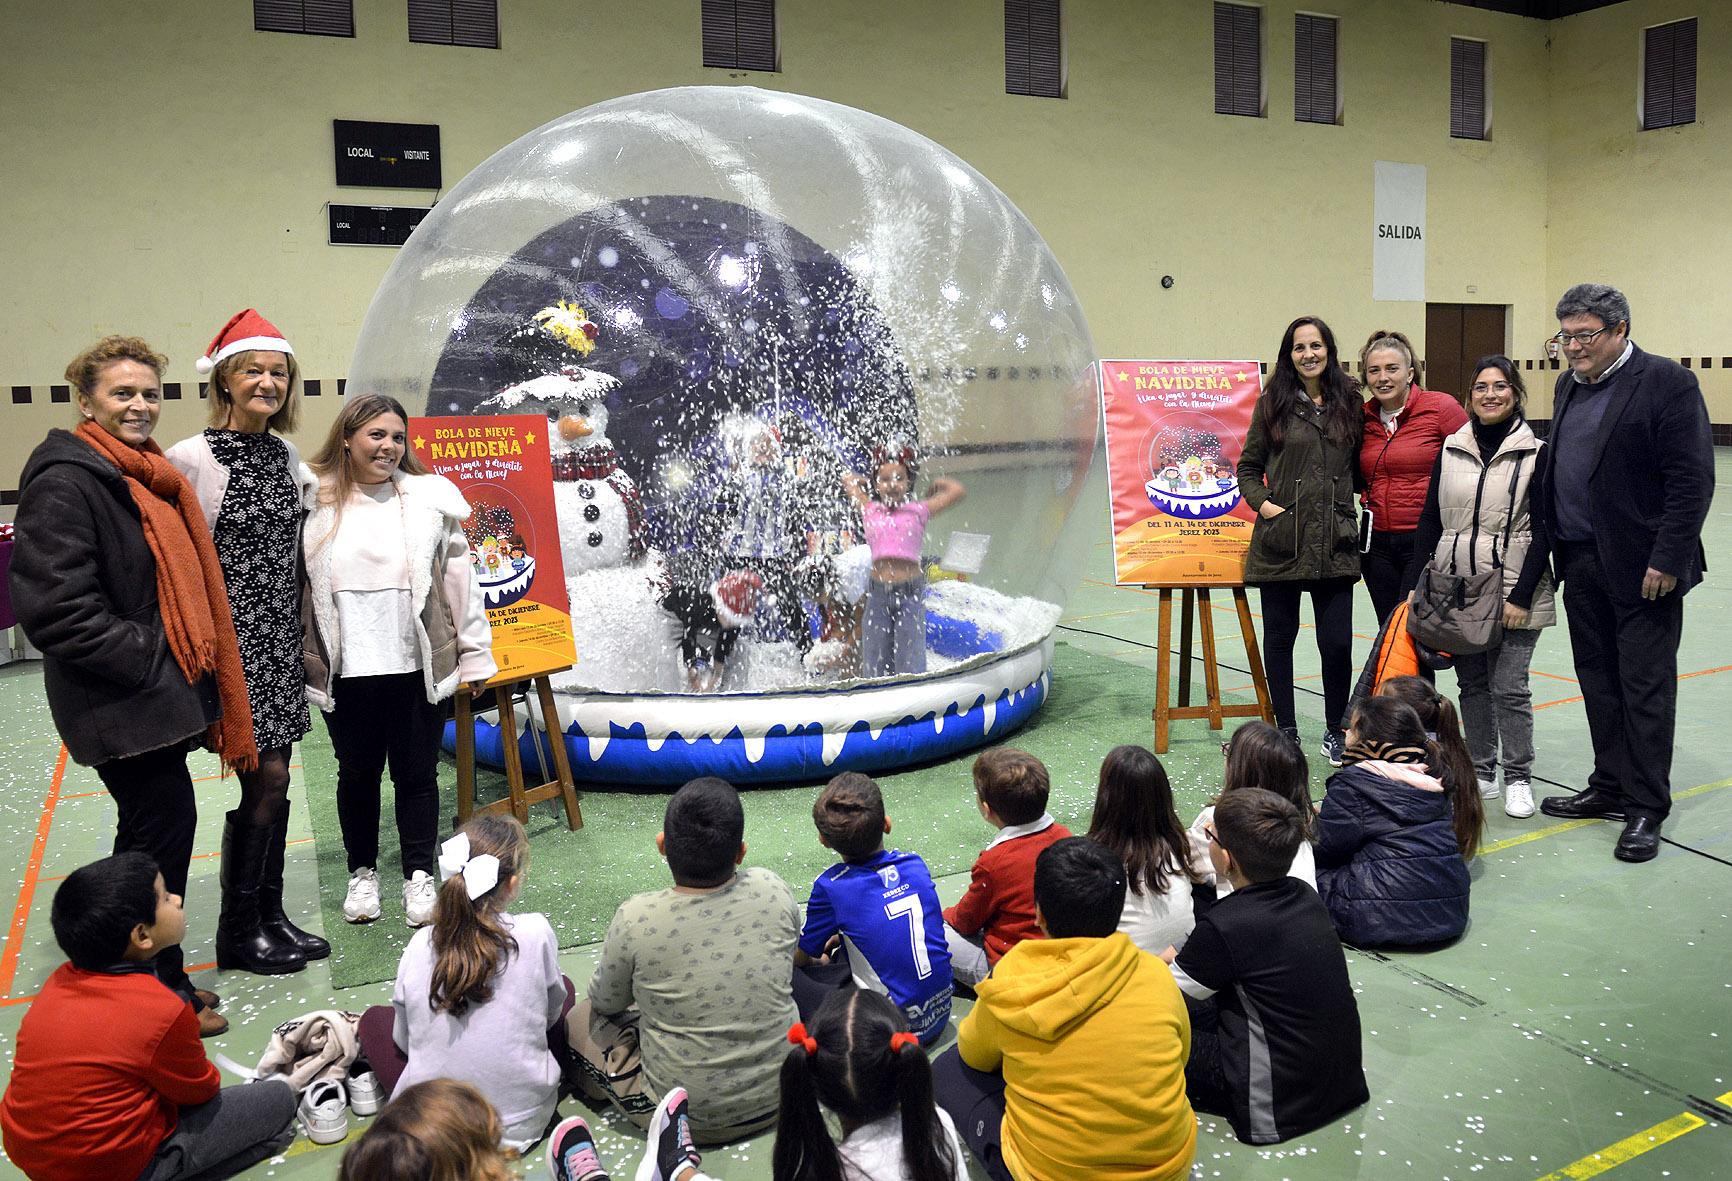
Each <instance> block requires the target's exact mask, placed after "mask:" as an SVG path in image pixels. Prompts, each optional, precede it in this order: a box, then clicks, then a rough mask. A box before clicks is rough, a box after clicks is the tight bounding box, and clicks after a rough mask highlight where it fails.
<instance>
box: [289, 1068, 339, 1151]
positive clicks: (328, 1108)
mask: <svg viewBox="0 0 1732 1181" xmlns="http://www.w3.org/2000/svg"><path fill="white" fill-rule="evenodd" d="M299 1114H300V1117H301V1126H302V1127H304V1128H305V1129H306V1130H307V1139H309V1140H311V1141H312V1142H313V1143H314V1144H336V1143H338V1142H339V1141H341V1140H343V1139H344V1138H345V1137H347V1136H348V1134H349V1096H348V1094H347V1093H346V1092H345V1091H344V1090H343V1084H342V1083H340V1082H338V1081H337V1080H336V1079H320V1080H319V1081H318V1082H316V1083H314V1084H313V1085H312V1086H310V1087H308V1088H307V1089H306V1091H304V1092H303V1093H302V1095H301V1108H300V1112H299Z"/></svg>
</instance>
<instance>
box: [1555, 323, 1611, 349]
mask: <svg viewBox="0 0 1732 1181" xmlns="http://www.w3.org/2000/svg"><path fill="white" fill-rule="evenodd" d="M1607 331H1610V327H1609V326H1608V327H1606V328H1596V329H1594V330H1593V331H1592V332H1560V333H1558V334H1557V335H1556V336H1554V337H1552V339H1553V340H1555V341H1557V342H1558V343H1559V344H1560V345H1567V344H1592V343H1593V342H1594V337H1596V336H1598V335H1599V334H1600V333H1602V332H1607Z"/></svg>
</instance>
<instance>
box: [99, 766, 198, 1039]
mask: <svg viewBox="0 0 1732 1181" xmlns="http://www.w3.org/2000/svg"><path fill="white" fill-rule="evenodd" d="M186 750H187V747H186V743H185V742H177V743H175V744H174V745H173V746H165V747H163V748H162V749H161V750H152V751H146V752H145V753H144V754H141V755H131V756H129V757H127V758H124V759H112V760H110V761H109V762H106V763H101V764H99V765H98V766H97V768H96V774H97V777H98V778H99V779H101V780H102V786H103V787H105V788H107V789H108V794H109V795H110V796H112V797H113V798H114V806H115V810H116V811H117V812H118V813H119V814H120V815H119V821H118V823H117V824H116V825H115V829H114V851H115V852H116V853H148V854H149V855H150V856H151V857H152V858H153V859H154V860H155V861H156V868H157V869H158V871H160V872H161V874H162V885H163V889H165V890H167V891H168V892H169V893H170V894H179V895H181V896H183V897H184V896H185V895H186V876H187V870H188V868H189V867H190V866H191V865H192V840H193V833H194V831H195V830H196V829H197V828H198V803H197V801H196V800H195V799H194V797H193V788H192V776H191V775H190V774H188V773H187V769H186ZM154 962H155V966H156V974H157V977H158V978H159V979H160V980H161V981H162V982H163V983H164V984H166V985H168V986H169V988H170V989H172V990H173V991H175V992H178V993H180V994H181V995H182V996H184V997H186V998H187V999H188V1000H192V1001H193V1008H195V1009H199V1008H203V1005H202V1004H200V1003H199V1002H198V1001H196V1000H193V995H192V981H190V980H188V979H187V976H186V967H185V964H186V959H185V956H184V955H183V954H182V952H181V949H180V944H178V943H177V944H175V945H174V946H173V947H165V948H163V949H162V950H161V951H159V952H157V954H156V959H155V961H154Z"/></svg>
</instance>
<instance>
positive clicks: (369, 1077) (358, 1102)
mask: <svg viewBox="0 0 1732 1181" xmlns="http://www.w3.org/2000/svg"><path fill="white" fill-rule="evenodd" d="M381 1102H382V1099H381V1097H380V1094H379V1076H378V1075H376V1074H374V1073H373V1072H372V1071H370V1070H363V1071H361V1072H360V1073H359V1074H351V1075H350V1076H349V1110H350V1111H353V1112H354V1113H355V1114H356V1115H373V1114H375V1113H376V1112H377V1111H378V1110H379V1106H380V1103H381Z"/></svg>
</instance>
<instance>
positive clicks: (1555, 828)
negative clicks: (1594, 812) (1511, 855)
mask: <svg viewBox="0 0 1732 1181" xmlns="http://www.w3.org/2000/svg"><path fill="white" fill-rule="evenodd" d="M1604 823H1605V821H1604V820H1599V819H1593V820H1566V821H1564V822H1563V823H1561V824H1548V825H1546V827H1544V828H1536V829H1534V830H1533V831H1532V832H1524V833H1522V835H1521V836H1519V837H1505V838H1504V839H1503V840H1501V841H1493V842H1492V843H1491V844H1489V845H1481V846H1480V847H1479V855H1480V856H1481V857H1484V856H1485V855H1486V854H1487V853H1499V852H1502V851H1503V850H1505V849H1513V848H1515V847H1516V846H1517V845H1525V844H1527V843H1528V842H1529V841H1537V840H1539V839H1541V838H1542V837H1551V836H1556V835H1557V834H1558V833H1560V832H1568V831H1570V829H1572V828H1583V827H1585V826H1587V825H1589V824H1604Z"/></svg>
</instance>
